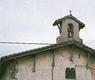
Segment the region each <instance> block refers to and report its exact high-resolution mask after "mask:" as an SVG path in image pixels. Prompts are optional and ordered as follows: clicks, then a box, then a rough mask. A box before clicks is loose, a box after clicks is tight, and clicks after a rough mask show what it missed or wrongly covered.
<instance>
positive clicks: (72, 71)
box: [65, 68, 76, 79]
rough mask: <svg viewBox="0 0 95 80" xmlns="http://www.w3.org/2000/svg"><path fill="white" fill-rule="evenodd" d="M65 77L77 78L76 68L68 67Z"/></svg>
mask: <svg viewBox="0 0 95 80" xmlns="http://www.w3.org/2000/svg"><path fill="white" fill-rule="evenodd" d="M65 78H66V79H75V78H76V73H75V69H74V68H66V70H65Z"/></svg>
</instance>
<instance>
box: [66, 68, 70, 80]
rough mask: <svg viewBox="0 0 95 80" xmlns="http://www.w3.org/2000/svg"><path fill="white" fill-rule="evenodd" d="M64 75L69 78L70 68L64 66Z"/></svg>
mask: <svg viewBox="0 0 95 80" xmlns="http://www.w3.org/2000/svg"><path fill="white" fill-rule="evenodd" d="M65 77H66V79H70V68H66V71H65Z"/></svg>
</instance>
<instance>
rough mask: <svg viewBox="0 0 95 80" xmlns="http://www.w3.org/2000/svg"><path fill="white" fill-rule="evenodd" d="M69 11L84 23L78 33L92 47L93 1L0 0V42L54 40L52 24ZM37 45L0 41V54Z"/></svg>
mask: <svg viewBox="0 0 95 80" xmlns="http://www.w3.org/2000/svg"><path fill="white" fill-rule="evenodd" d="M69 10H72V15H73V16H75V17H76V18H78V19H79V20H81V21H82V22H83V23H84V24H85V25H86V27H85V28H84V29H82V30H81V32H80V37H81V38H82V39H83V40H84V44H86V45H88V46H90V47H92V48H94V49H95V1H94V0H0V42H1V41H14V42H37V43H39V42H41V43H55V42H56V37H57V36H58V35H59V31H58V29H57V27H54V26H52V24H53V22H54V21H55V20H56V19H58V18H61V17H64V16H65V15H68V14H69ZM37 47H39V46H37V45H12V44H0V56H5V55H8V54H13V53H16V52H21V51H24V50H27V49H33V48H37ZM40 47H41V46H40Z"/></svg>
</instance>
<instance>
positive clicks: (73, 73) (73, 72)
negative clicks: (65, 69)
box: [71, 68, 76, 79]
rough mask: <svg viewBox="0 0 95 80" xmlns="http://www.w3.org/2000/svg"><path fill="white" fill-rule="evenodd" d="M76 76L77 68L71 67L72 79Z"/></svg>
mask: <svg viewBox="0 0 95 80" xmlns="http://www.w3.org/2000/svg"><path fill="white" fill-rule="evenodd" d="M75 78H76V73H75V69H74V68H71V79H75Z"/></svg>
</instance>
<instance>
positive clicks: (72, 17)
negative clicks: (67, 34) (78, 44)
mask: <svg viewBox="0 0 95 80" xmlns="http://www.w3.org/2000/svg"><path fill="white" fill-rule="evenodd" d="M68 18H71V19H73V20H74V21H76V22H77V23H79V28H80V29H82V28H83V27H85V24H84V23H82V22H81V21H80V20H78V19H77V18H75V17H74V16H72V15H67V16H65V17H63V18H60V19H57V20H56V21H55V22H54V23H53V26H55V25H57V24H60V23H62V21H63V20H65V19H68Z"/></svg>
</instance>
